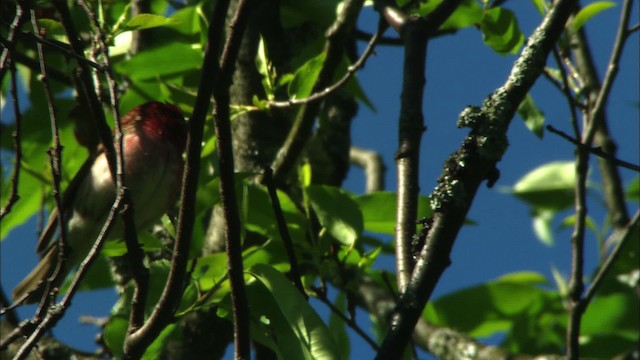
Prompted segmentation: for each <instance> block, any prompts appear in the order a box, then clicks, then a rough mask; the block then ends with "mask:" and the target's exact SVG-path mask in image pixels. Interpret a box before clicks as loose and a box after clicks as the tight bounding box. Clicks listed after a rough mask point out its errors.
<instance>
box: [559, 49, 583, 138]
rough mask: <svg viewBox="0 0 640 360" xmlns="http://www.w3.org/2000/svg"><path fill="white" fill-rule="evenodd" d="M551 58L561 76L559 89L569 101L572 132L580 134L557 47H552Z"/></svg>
mask: <svg viewBox="0 0 640 360" xmlns="http://www.w3.org/2000/svg"><path fill="white" fill-rule="evenodd" d="M552 54H553V58H554V59H555V61H556V64H557V65H558V70H559V71H560V76H561V77H562V87H561V89H560V91H562V93H563V94H564V97H565V99H567V102H568V103H569V115H570V119H571V126H572V127H573V133H574V135H575V136H576V137H578V136H580V128H579V126H578V115H577V114H576V101H575V99H574V98H573V96H572V95H571V90H570V88H569V78H568V77H567V71H566V70H565V68H564V67H563V66H562V60H561V58H560V54H559V53H558V49H557V48H554V49H553V52H552Z"/></svg>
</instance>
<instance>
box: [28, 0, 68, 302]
mask: <svg viewBox="0 0 640 360" xmlns="http://www.w3.org/2000/svg"><path fill="white" fill-rule="evenodd" d="M29 13H30V14H31V23H32V25H33V33H34V35H35V36H37V37H40V38H44V30H41V29H40V26H38V19H36V13H35V10H34V9H30V10H29ZM36 47H37V49H38V60H39V65H40V81H42V87H43V89H44V93H45V96H46V98H47V104H48V106H49V117H50V118H51V134H52V136H53V146H52V147H50V148H49V150H48V154H49V162H50V166H51V181H52V187H53V198H54V201H55V204H56V211H57V212H58V217H57V221H58V228H59V229H60V236H59V237H58V244H59V245H58V258H59V261H58V262H57V264H56V268H55V270H54V272H53V274H51V276H50V278H49V280H50V281H49V283H48V284H47V286H46V291H45V292H44V295H43V299H42V300H43V301H42V302H41V307H40V309H39V310H45V307H47V306H42V305H46V304H48V303H49V292H50V291H51V290H54V289H51V287H52V284H54V283H56V279H57V278H58V277H60V276H63V272H62V266H63V263H64V262H65V260H66V256H67V254H66V252H67V239H66V226H65V216H64V209H63V206H62V199H61V196H60V194H61V191H60V183H61V181H62V166H61V163H62V146H61V144H60V132H59V126H58V120H57V116H56V110H55V105H54V99H53V94H52V93H51V87H50V86H49V78H48V77H47V66H46V60H45V52H44V46H43V45H42V43H41V42H38V43H37V45H36ZM54 291H57V290H54Z"/></svg>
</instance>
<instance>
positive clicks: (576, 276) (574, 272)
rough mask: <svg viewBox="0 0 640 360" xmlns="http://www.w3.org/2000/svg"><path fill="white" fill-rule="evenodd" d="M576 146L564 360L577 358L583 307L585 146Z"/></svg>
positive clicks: (587, 169) (585, 200)
mask: <svg viewBox="0 0 640 360" xmlns="http://www.w3.org/2000/svg"><path fill="white" fill-rule="evenodd" d="M584 145H585V144H581V145H578V146H576V177H577V179H576V185H575V190H574V192H575V218H576V221H575V224H574V227H573V233H572V234H571V279H570V280H569V323H568V326H567V358H568V359H579V358H580V343H579V342H578V337H579V336H580V321H581V319H582V314H583V312H584V308H583V307H582V306H580V299H581V298H582V292H583V291H584V280H583V278H584V235H585V234H584V230H585V225H586V218H587V199H586V196H587V195H586V193H587V174H588V171H589V150H588V149H589V148H588V145H587V146H584Z"/></svg>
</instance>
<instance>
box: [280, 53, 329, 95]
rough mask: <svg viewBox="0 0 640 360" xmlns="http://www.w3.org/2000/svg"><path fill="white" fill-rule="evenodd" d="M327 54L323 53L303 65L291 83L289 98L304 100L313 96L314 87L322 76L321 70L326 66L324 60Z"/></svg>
mask: <svg viewBox="0 0 640 360" xmlns="http://www.w3.org/2000/svg"><path fill="white" fill-rule="evenodd" d="M325 57H326V54H325V53H324V52H323V53H321V54H320V55H318V56H316V57H314V58H312V59H310V60H309V61H307V62H306V63H304V65H302V66H301V67H300V68H299V69H298V70H296V73H295V75H294V77H293V80H291V82H290V83H289V89H288V90H289V96H290V97H291V98H293V99H304V98H306V97H308V96H309V95H311V92H312V91H313V86H314V85H315V83H316V80H317V79H318V75H320V70H322V66H323V65H324V59H325Z"/></svg>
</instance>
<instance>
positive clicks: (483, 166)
mask: <svg viewBox="0 0 640 360" xmlns="http://www.w3.org/2000/svg"><path fill="white" fill-rule="evenodd" d="M574 5H575V1H571V0H564V1H563V0H560V1H558V2H556V4H555V6H554V7H553V8H552V9H551V11H549V13H548V14H547V15H546V16H545V18H544V20H543V22H542V24H541V25H540V26H539V27H538V29H536V31H535V32H534V33H533V34H532V36H531V37H530V39H529V41H528V44H527V46H526V47H525V48H524V49H523V51H522V54H521V55H520V57H519V58H518V60H517V61H516V63H515V64H514V66H513V69H512V72H511V74H510V75H509V77H508V79H507V81H506V83H505V84H504V85H503V86H502V87H500V88H499V89H498V90H496V91H495V92H494V93H493V94H492V95H491V96H490V97H489V98H487V99H486V100H485V102H484V104H483V107H482V108H478V107H470V108H467V109H466V110H465V111H464V112H463V113H462V114H461V116H460V119H459V124H460V125H461V126H468V127H471V128H472V130H471V132H470V134H469V136H468V137H467V138H466V139H465V141H464V143H463V145H462V147H461V148H460V149H458V151H456V152H455V153H454V154H453V155H452V156H451V157H449V159H448V160H447V161H446V163H445V167H444V172H443V174H442V175H441V177H440V179H439V181H440V184H439V185H438V187H437V188H436V190H435V191H434V193H433V194H432V195H431V201H432V204H433V205H432V206H433V207H434V210H435V212H434V216H433V226H432V228H431V230H430V231H429V234H428V236H427V239H426V244H425V246H424V247H423V249H422V251H421V253H420V255H419V257H418V262H417V263H416V266H415V269H414V272H413V275H412V277H411V281H410V282H409V284H408V285H407V290H406V291H405V292H404V293H403V294H401V296H400V299H399V302H398V306H397V310H396V311H395V313H394V316H393V319H392V321H391V327H390V329H389V332H388V333H387V335H386V337H385V339H384V341H383V344H382V347H381V350H380V352H379V353H378V355H377V358H378V359H392V358H393V357H394V356H395V354H397V352H398V349H402V348H404V346H405V345H406V344H407V341H408V339H409V337H410V334H411V333H412V331H413V328H414V326H415V324H416V322H417V320H418V318H419V317H420V314H421V313H422V309H423V308H424V306H425V304H426V302H427V300H428V299H429V297H430V296H431V293H432V292H433V289H434V288H435V285H436V283H437V282H438V279H439V278H440V276H441V275H442V273H443V272H444V270H445V268H446V267H447V266H448V265H449V263H450V260H449V256H450V253H451V248H452V247H453V243H454V241H455V239H456V236H457V234H458V231H459V230H460V227H461V226H462V225H463V223H464V219H465V217H466V214H467V212H468V210H469V208H470V207H471V204H472V201H473V199H474V196H475V193H476V191H477V190H478V187H479V186H480V183H481V182H482V181H484V180H485V179H487V178H492V177H493V173H494V172H495V165H496V163H497V162H498V161H499V160H500V159H501V157H502V155H503V154H504V152H505V151H506V148H507V141H506V131H507V128H508V125H509V123H510V122H511V119H512V118H513V116H514V114H515V111H516V109H517V107H518V104H519V103H520V102H521V101H522V99H523V98H524V97H525V96H526V94H527V92H528V91H529V89H530V88H531V87H532V86H533V84H534V83H535V81H536V79H537V78H538V77H539V76H540V74H541V73H542V72H543V70H544V65H545V61H546V58H547V56H548V54H549V53H550V52H551V49H552V48H553V46H554V44H555V42H556V40H557V39H558V38H559V36H560V34H561V32H562V29H563V27H564V24H565V22H566V21H567V18H568V17H569V15H570V13H571V10H572V9H573V6H574Z"/></svg>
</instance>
